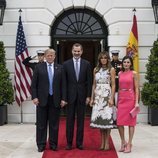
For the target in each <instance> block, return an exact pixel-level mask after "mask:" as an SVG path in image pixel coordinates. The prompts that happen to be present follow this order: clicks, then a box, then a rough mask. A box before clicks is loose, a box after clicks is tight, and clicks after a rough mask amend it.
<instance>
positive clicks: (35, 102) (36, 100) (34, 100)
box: [32, 98, 39, 106]
mask: <svg viewBox="0 0 158 158" xmlns="http://www.w3.org/2000/svg"><path fill="white" fill-rule="evenodd" d="M32 101H33V103H34V104H35V105H36V106H37V105H38V104H39V100H38V98H35V99H33V100H32Z"/></svg>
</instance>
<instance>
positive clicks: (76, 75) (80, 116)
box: [63, 43, 92, 150]
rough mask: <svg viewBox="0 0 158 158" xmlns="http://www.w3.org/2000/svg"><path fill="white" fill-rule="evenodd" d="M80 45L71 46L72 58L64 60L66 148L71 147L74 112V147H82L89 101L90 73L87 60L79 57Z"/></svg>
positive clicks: (80, 52)
mask: <svg viewBox="0 0 158 158" xmlns="http://www.w3.org/2000/svg"><path fill="white" fill-rule="evenodd" d="M82 53H83V48H82V45H81V44H79V43H76V44H74V45H73V46H72V55H73V58H72V59H69V60H67V61H65V62H64V64H63V67H64V72H65V78H66V83H67V84H66V86H67V102H68V105H67V122H66V137H67V146H66V150H71V149H72V142H73V135H74V122H75V113H77V133H76V147H77V148H78V149H80V150H82V149H83V136H84V116H85V108H86V104H88V103H89V102H90V96H91V87H92V73H91V66H90V63H89V62H88V61H87V60H84V59H82V58H81V55H82Z"/></svg>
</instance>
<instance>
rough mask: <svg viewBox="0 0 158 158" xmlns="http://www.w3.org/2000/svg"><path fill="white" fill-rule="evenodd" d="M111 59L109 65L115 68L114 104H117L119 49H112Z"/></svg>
mask: <svg viewBox="0 0 158 158" xmlns="http://www.w3.org/2000/svg"><path fill="white" fill-rule="evenodd" d="M111 53H112V61H111V65H112V67H113V68H114V69H115V86H116V87H115V105H116V104H117V97H118V88H119V80H118V73H119V72H120V71H121V68H122V62H121V61H120V60H119V50H112V51H111Z"/></svg>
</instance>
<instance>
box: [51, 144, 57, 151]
mask: <svg viewBox="0 0 158 158" xmlns="http://www.w3.org/2000/svg"><path fill="white" fill-rule="evenodd" d="M50 150H53V151H57V150H58V149H57V146H55V145H54V146H51V147H50Z"/></svg>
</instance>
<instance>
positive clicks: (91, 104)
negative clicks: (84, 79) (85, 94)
mask: <svg viewBox="0 0 158 158" xmlns="http://www.w3.org/2000/svg"><path fill="white" fill-rule="evenodd" d="M93 104H94V100H93V99H91V100H90V103H89V105H90V107H93Z"/></svg>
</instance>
